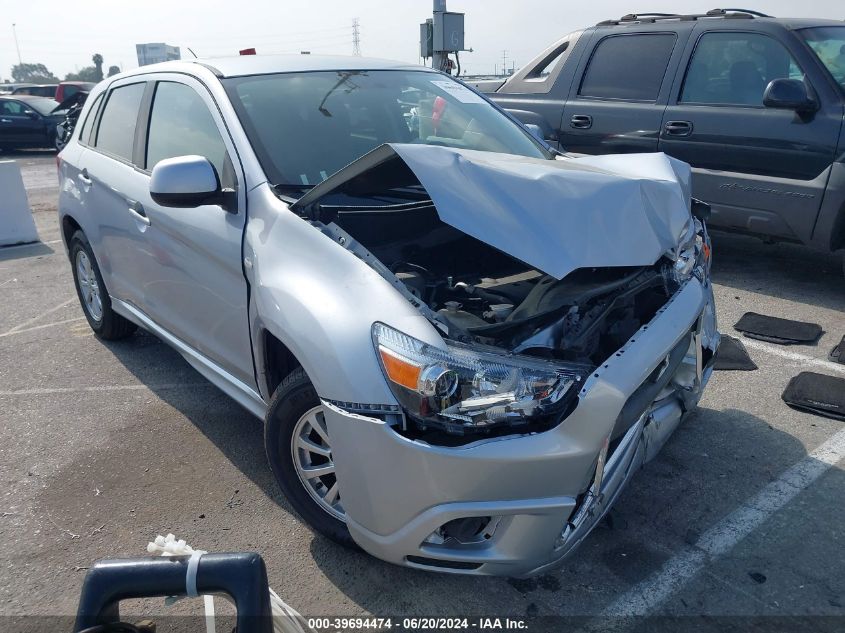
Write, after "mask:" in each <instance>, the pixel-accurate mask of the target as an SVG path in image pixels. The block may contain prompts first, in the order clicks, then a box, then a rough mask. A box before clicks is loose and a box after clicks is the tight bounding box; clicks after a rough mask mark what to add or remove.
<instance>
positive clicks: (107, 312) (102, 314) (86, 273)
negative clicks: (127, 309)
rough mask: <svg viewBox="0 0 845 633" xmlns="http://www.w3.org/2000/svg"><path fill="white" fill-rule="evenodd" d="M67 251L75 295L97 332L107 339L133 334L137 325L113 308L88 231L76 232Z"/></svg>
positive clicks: (89, 322)
mask: <svg viewBox="0 0 845 633" xmlns="http://www.w3.org/2000/svg"><path fill="white" fill-rule="evenodd" d="M68 250H69V252H70V262H71V268H72V269H73V283H74V285H75V286H76V294H77V296H78V297H79V303H80V304H82V311H83V312H84V313H85V318H86V319H87V320H88V325H90V326H91V329H92V330H94V334H96V335H97V336H98V337H100V338H102V339H105V340H107V341H113V340H117V339H121V338H126V337H127V336H129V335H130V334H132V333H133V332H134V331H135V330H136V329H137V327H138V326H137V325H135V324H134V323H132V322H131V321H129V320H127V319H124V318H123V317H122V316H120V315H119V314H117V313H116V312H115V311H114V310H112V308H111V299H110V298H109V293H108V292H107V291H106V285H105V284H104V283H103V276H102V275H101V274H100V267H99V266H97V260H96V258H95V257H94V252H93V251H92V250H91V245H90V244H89V243H88V239H87V238H86V237H85V233H83V232H82V231H77V232H76V233H74V234H73V237H72V238H70V245H69V249H68Z"/></svg>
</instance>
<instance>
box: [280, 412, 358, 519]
mask: <svg viewBox="0 0 845 633" xmlns="http://www.w3.org/2000/svg"><path fill="white" fill-rule="evenodd" d="M290 448H291V454H292V456H293V465H294V468H295V469H296V474H297V475H298V476H299V480H300V482H302V485H303V486H304V487H305V490H306V491H308V494H309V495H310V496H311V498H312V499H313V500H314V501H315V502H316V503H317V505H318V506H320V508H322V509H323V510H324V511H325V512H328V513H329V514H330V515H331V516H333V517H335V518H336V519H339V520H341V521H344V522H345V521H346V513H345V512H344V510H343V505H341V501H340V490H339V488H338V483H337V475H336V474H335V467H334V461H333V459H332V448H331V444H330V443H329V434H328V431H327V429H326V418H325V415H324V411H323V407H322V405H320V406H316V407H314V408H312V409H309V410H308V411H306V412H305V413H304V414H303V415H302V417H300V418H299V420H298V421H297V423H296V426H295V427H294V429H293V434H292V435H291V446H290Z"/></svg>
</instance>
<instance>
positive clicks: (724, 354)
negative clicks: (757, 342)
mask: <svg viewBox="0 0 845 633" xmlns="http://www.w3.org/2000/svg"><path fill="white" fill-rule="evenodd" d="M713 369H716V370H722V371H754V370H755V369H757V365H756V364H755V363H754V361H753V360H751V356H749V355H748V350H746V349H745V345H743V344H742V341H740V340H739V339H738V338H734V337H733V336H728V335H727V334H723V335H722V341H721V342H720V343H719V349H718V351H717V352H716V362H715V363H714V365H713Z"/></svg>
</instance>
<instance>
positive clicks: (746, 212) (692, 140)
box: [475, 9, 845, 264]
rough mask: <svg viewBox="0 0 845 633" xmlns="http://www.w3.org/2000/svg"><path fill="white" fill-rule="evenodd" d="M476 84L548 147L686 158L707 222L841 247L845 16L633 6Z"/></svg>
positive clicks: (844, 239) (844, 229) (844, 238)
mask: <svg viewBox="0 0 845 633" xmlns="http://www.w3.org/2000/svg"><path fill="white" fill-rule="evenodd" d="M475 85H476V87H478V88H479V89H480V90H482V91H483V92H487V93H488V94H489V95H490V96H491V98H492V99H493V100H494V101H495V102H496V103H498V104H499V105H501V106H502V107H503V108H505V109H506V110H508V111H509V112H510V113H511V114H513V115H514V116H516V117H517V118H518V119H520V120H522V121H523V122H524V123H529V124H534V125H537V126H539V128H540V129H541V131H542V135H543V136H544V137H545V139H546V140H547V141H548V142H549V143H550V144H551V145H553V146H555V147H556V148H557V149H560V150H565V151H567V152H573V153H585V154H616V153H630V152H655V151H660V152H665V153H666V154H668V155H670V156H674V157H676V158H679V159H681V160H683V161H686V162H688V163H689V164H690V165H692V168H693V181H692V185H693V195H694V196H695V197H696V198H700V199H701V200H704V201H706V202H707V203H709V204H710V205H711V206H712V217H711V220H710V224H711V226H713V227H719V228H723V229H727V230H730V231H736V232H744V233H750V234H754V235H760V236H763V237H764V238H766V239H774V240H786V241H794V242H800V243H803V244H806V245H808V246H811V247H813V248H815V249H817V250H820V251H825V252H831V251H837V250H840V249H843V248H845V132H843V113H845V23H843V22H841V21H834V20H810V19H787V18H784V19H778V18H772V17H769V16H765V15H763V14H760V13H757V12H754V11H748V10H740V9H736V10H733V9H730V10H720V9H716V10H714V11H710V12H708V13H706V14H699V15H672V14H651V13H645V14H635V15H634V14H632V15H627V16H624V17H623V18H621V19H618V20H607V21H605V22H601V23H600V24H598V25H596V26H594V27H591V28H588V29H586V30H584V31H578V32H575V33H571V34H570V35H567V36H566V37H564V38H562V39H561V40H559V41H558V42H555V43H554V44H553V45H551V46H549V47H548V48H547V49H546V50H545V51H543V52H542V53H540V54H539V55H538V56H537V57H535V58H534V59H533V60H532V61H531V62H529V63H528V64H527V65H526V66H525V67H523V68H522V69H520V70H519V71H518V72H517V73H515V74H514V75H513V76H512V77H510V78H508V79H507V80H506V81H505V80H495V81H485V82H476V83H475ZM843 264H845V259H844V260H843Z"/></svg>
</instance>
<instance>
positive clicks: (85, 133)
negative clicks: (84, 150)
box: [79, 94, 103, 145]
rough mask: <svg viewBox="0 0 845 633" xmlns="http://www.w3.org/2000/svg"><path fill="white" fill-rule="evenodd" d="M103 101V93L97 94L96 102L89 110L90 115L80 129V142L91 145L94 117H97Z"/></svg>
mask: <svg viewBox="0 0 845 633" xmlns="http://www.w3.org/2000/svg"><path fill="white" fill-rule="evenodd" d="M102 101H103V95H102V94H100V95H97V98H96V99H95V100H94V104H93V105H92V106H91V108H90V109H89V110H88V115H87V116H86V117H85V123H83V124H82V128H81V129H80V130H79V142H80V143H83V144H85V145H90V143H91V129H92V128H93V127H94V119H96V118H97V110H98V109H99V107H100V103H101V102H102Z"/></svg>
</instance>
